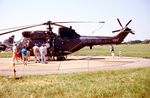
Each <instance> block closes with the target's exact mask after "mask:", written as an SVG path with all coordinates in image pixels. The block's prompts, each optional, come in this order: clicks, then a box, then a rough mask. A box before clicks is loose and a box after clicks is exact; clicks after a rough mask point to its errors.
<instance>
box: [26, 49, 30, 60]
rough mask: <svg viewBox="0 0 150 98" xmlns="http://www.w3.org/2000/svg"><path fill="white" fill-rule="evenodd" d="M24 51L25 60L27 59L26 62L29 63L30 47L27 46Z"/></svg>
mask: <svg viewBox="0 0 150 98" xmlns="http://www.w3.org/2000/svg"><path fill="white" fill-rule="evenodd" d="M26 50H27V55H26V59H27V61H28V62H30V47H29V46H27V48H26Z"/></svg>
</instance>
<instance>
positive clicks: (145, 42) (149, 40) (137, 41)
mask: <svg viewBox="0 0 150 98" xmlns="http://www.w3.org/2000/svg"><path fill="white" fill-rule="evenodd" d="M124 44H150V39H146V40H144V41H141V40H132V41H128V42H124Z"/></svg>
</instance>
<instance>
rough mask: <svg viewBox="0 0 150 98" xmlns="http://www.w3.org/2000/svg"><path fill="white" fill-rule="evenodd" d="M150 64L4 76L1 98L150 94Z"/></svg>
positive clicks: (0, 81)
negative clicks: (133, 66)
mask: <svg viewBox="0 0 150 98" xmlns="http://www.w3.org/2000/svg"><path fill="white" fill-rule="evenodd" d="M149 73H150V68H140V69H130V70H123V71H99V72H89V73H88V72H87V73H72V74H61V75H40V76H26V77H22V78H21V79H19V80H14V79H8V78H6V77H0V98H110V97H111V98H149V96H150V74H149Z"/></svg>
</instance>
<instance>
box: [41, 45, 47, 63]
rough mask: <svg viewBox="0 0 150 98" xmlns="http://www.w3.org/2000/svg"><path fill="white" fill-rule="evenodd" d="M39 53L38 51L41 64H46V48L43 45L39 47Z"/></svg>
mask: <svg viewBox="0 0 150 98" xmlns="http://www.w3.org/2000/svg"><path fill="white" fill-rule="evenodd" d="M39 51H40V55H41V63H42V64H46V57H45V54H46V48H45V45H44V44H42V45H41V47H40V48H39Z"/></svg>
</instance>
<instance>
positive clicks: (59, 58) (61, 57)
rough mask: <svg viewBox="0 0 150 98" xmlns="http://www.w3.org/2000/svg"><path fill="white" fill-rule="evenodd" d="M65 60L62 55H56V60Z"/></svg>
mask: <svg viewBox="0 0 150 98" xmlns="http://www.w3.org/2000/svg"><path fill="white" fill-rule="evenodd" d="M63 60H66V58H65V57H64V56H57V61H63Z"/></svg>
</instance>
